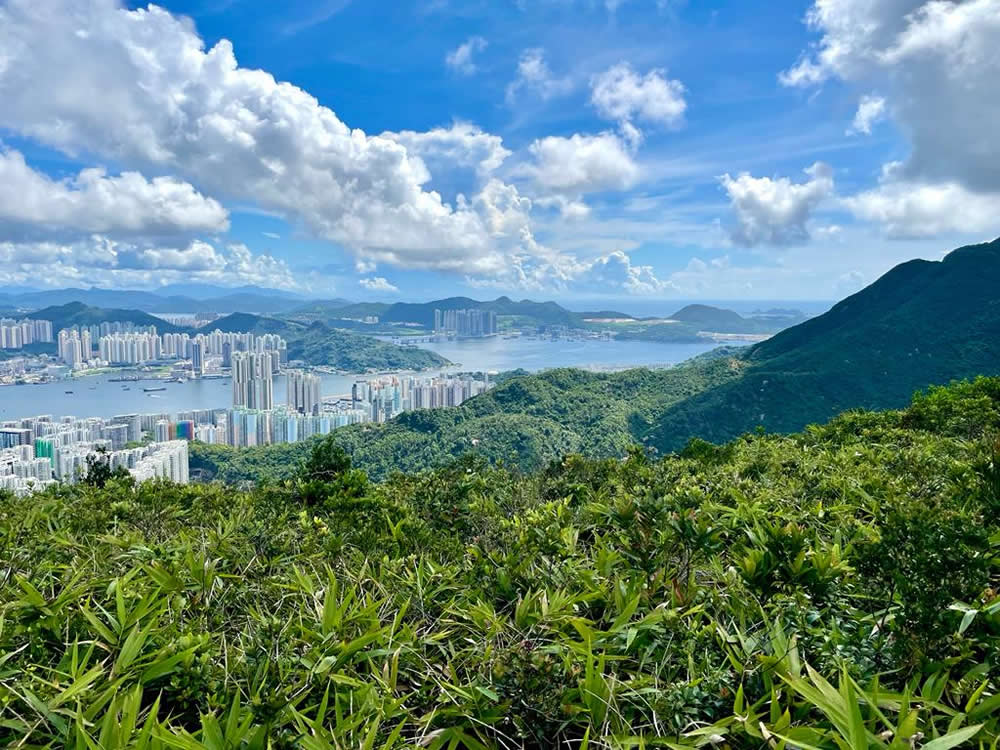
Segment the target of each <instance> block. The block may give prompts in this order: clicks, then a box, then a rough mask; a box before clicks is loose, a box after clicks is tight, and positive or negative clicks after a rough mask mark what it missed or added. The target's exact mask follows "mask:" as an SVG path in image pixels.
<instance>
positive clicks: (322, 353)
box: [205, 313, 448, 372]
mask: <svg viewBox="0 0 1000 750" xmlns="http://www.w3.org/2000/svg"><path fill="white" fill-rule="evenodd" d="M216 328H218V329H219V330H221V331H237V332H238V331H250V332H252V333H256V334H264V333H274V334H277V335H279V336H282V337H283V338H285V339H286V340H287V341H288V358H289V359H292V360H302V361H304V362H305V363H306V364H309V365H326V366H328V367H336V368H338V369H341V370H347V371H349V372H365V371H368V370H423V369H426V368H432V367H441V366H443V365H447V364H448V360H446V359H445V358H444V357H442V356H440V355H439V354H437V353H435V352H432V351H428V350H427V349H418V348H416V347H406V346H398V345H396V344H391V343H388V342H386V341H379V340H378V339H375V338H372V337H371V336H361V335H358V334H356V333H349V332H347V331H340V330H335V329H332V328H330V327H328V326H326V325H324V324H323V323H319V322H315V323H312V324H311V325H306V324H304V323H299V322H296V321H289V320H279V319H278V318H269V317H265V316H260V315H252V314H250V313H234V314H232V315H227V316H226V317H224V318H219V320H217V321H215V322H214V323H212V324H210V325H208V326H206V328H205V330H215V329H216Z"/></svg>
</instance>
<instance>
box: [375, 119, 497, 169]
mask: <svg viewBox="0 0 1000 750" xmlns="http://www.w3.org/2000/svg"><path fill="white" fill-rule="evenodd" d="M382 137H383V138H388V139H390V140H393V141H395V142H396V143H399V144H400V145H402V146H404V147H405V148H406V151H407V153H408V154H412V155H413V156H417V157H420V158H421V159H422V160H423V161H424V162H425V164H427V166H428V167H430V169H431V171H432V172H435V171H436V170H437V169H442V170H444V169H446V168H452V169H453V168H455V167H469V168H473V169H475V170H476V171H477V172H478V173H479V174H480V175H488V174H490V173H491V172H494V171H496V170H497V169H498V168H499V167H500V165H501V164H503V162H504V160H506V159H507V157H508V156H510V153H511V152H510V151H508V150H507V149H506V148H504V145H503V139H502V138H501V137H500V136H498V135H492V134H490V133H485V132H483V131H482V130H481V129H480V128H479V127H477V126H476V125H473V124H471V123H467V122H456V123H453V124H452V126H451V127H450V128H434V129H433V130H427V131H424V132H416V131H413V130H403V131H400V132H398V133H393V132H386V133H383V134H382Z"/></svg>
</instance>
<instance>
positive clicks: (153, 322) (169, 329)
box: [26, 302, 187, 333]
mask: <svg viewBox="0 0 1000 750" xmlns="http://www.w3.org/2000/svg"><path fill="white" fill-rule="evenodd" d="M26 317H28V318H32V319H34V320H49V321H52V330H53V332H54V333H58V332H59V331H61V330H62V329H63V328H70V327H72V326H81V325H85V326H92V325H99V324H101V323H112V322H115V321H123V322H130V323H133V324H135V325H137V326H156V330H157V331H159V332H160V333H175V332H179V331H185V330H187V329H185V328H182V327H180V326H175V325H173V324H172V323H168V322H167V321H165V320H163V319H162V318H157V317H156V316H155V315H150V314H149V313H146V312H143V311H141V310H118V309H108V308H104V307H91V306H90V305H85V304H83V303H82V302H67V303H66V304H65V305H53V306H52V307H45V308H42V309H41V310H36V311H35V312H31V313H28V314H27V315H26Z"/></svg>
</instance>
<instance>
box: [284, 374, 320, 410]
mask: <svg viewBox="0 0 1000 750" xmlns="http://www.w3.org/2000/svg"><path fill="white" fill-rule="evenodd" d="M321 384H322V381H321V380H320V377H319V376H318V375H313V374H311V373H308V372H303V371H302V370H290V371H289V372H288V408H289V409H290V410H291V411H297V412H298V413H299V414H313V415H317V414H319V410H320V405H321V404H322V401H323V396H322V390H321Z"/></svg>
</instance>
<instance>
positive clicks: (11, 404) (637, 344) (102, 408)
mask: <svg viewBox="0 0 1000 750" xmlns="http://www.w3.org/2000/svg"><path fill="white" fill-rule="evenodd" d="M416 345H417V346H420V347H422V348H425V349H430V350H432V351H435V352H437V353H438V354H440V355H441V356H443V357H445V358H446V359H448V360H449V361H451V362H453V363H455V364H454V366H452V367H448V368H442V369H441V370H440V371H437V370H435V371H430V372H429V373H425V374H436V373H437V372H441V373H443V374H453V373H455V372H470V371H477V372H503V371H505V370H516V369H519V368H520V369H524V370H527V371H529V372H538V371H540V370H547V369H551V368H554V367H580V368H584V369H589V370H598V371H607V370H620V369H626V368H629V367H666V366H670V365H674V364H677V363H679V362H683V361H684V360H687V359H690V358H691V357H694V356H696V355H698V354H703V353H704V352H707V351H709V350H711V349H714V348H715V347H716V346H717V344H715V343H713V342H710V341H706V342H705V343H697V344H667V343H662V344H661V343H651V342H646V341H615V340H608V341H601V340H592V339H584V340H573V339H560V340H550V339H540V338H529V337H524V338H502V337H493V338H487V339H468V340H462V341H444V342H439V341H427V342H423V343H418V344H416ZM114 377H116V376H115V375H94V376H87V377H80V378H75V379H73V380H64V381H59V382H55V383H43V384H39V385H10V386H0V421H3V420H9V419H19V418H22V417H30V416H36V415H40V414H50V415H52V416H55V417H60V416H75V417H112V416H114V415H116V414H131V413H140V414H148V413H164V414H170V415H176V414H177V412H179V411H189V410H193V409H220V408H226V407H228V406H229V405H230V404H231V397H232V385H231V381H230V379H229V378H219V379H214V378H212V379H204V380H192V381H188V382H186V383H163V382H157V381H139V382H131V383H121V382H116V381H113V380H112V378H114ZM362 377H364V376H359V375H323V376H322V378H323V386H322V392H323V396H324V397H329V396H338V395H341V394H348V393H350V392H351V386H352V385H353V384H354V383H355V381H357V380H359V379H360V378H362ZM123 386H127V388H125V387H123ZM152 387H156V388H159V387H164V388H165V390H162V391H156V392H145V391H143V388H152ZM68 391H72V392H71V393H69V392H68ZM274 402H275V403H276V404H282V403H285V378H284V377H280V376H279V377H277V378H275V381H274Z"/></svg>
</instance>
